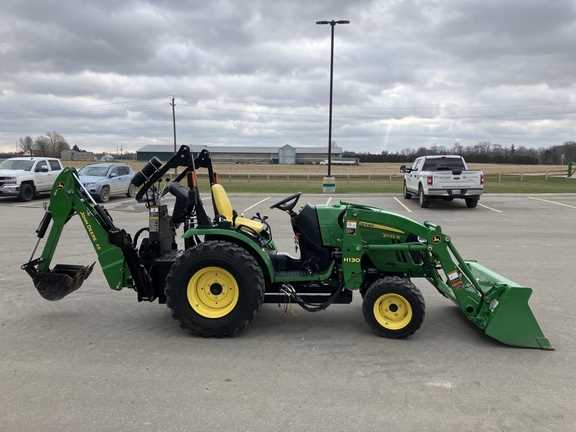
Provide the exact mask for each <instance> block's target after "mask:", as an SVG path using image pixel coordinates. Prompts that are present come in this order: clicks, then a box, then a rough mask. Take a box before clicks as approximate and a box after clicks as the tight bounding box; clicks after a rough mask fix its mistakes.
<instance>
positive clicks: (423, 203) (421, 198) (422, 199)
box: [418, 185, 430, 208]
mask: <svg viewBox="0 0 576 432" xmlns="http://www.w3.org/2000/svg"><path fill="white" fill-rule="evenodd" d="M418 203H419V204H420V207H422V208H428V207H430V199H429V198H428V197H427V196H426V195H424V188H423V187H422V185H420V187H419V188H418Z"/></svg>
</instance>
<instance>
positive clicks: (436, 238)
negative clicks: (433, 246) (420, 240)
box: [432, 235, 440, 243]
mask: <svg viewBox="0 0 576 432" xmlns="http://www.w3.org/2000/svg"><path fill="white" fill-rule="evenodd" d="M432 243H440V236H439V235H435V236H432Z"/></svg>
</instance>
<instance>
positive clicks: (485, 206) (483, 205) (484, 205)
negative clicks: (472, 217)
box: [478, 203, 504, 214]
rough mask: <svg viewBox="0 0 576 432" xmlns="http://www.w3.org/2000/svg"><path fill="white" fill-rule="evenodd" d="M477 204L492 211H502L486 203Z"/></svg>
mask: <svg viewBox="0 0 576 432" xmlns="http://www.w3.org/2000/svg"><path fill="white" fill-rule="evenodd" d="M478 205H479V206H480V207H484V208H485V209H487V210H490V211H493V212H494V213H500V214H502V213H504V212H503V211H502V210H498V209H495V208H492V207H489V206H487V205H486V204H482V203H478Z"/></svg>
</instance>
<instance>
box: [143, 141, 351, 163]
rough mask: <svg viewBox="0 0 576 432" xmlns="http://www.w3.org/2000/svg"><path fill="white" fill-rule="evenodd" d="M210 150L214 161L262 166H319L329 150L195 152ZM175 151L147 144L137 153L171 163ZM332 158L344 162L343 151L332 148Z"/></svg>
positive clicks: (288, 148)
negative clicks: (259, 164) (169, 160)
mask: <svg viewBox="0 0 576 432" xmlns="http://www.w3.org/2000/svg"><path fill="white" fill-rule="evenodd" d="M202 149H207V150H208V151H209V152H210V154H211V155H212V160H213V161H214V162H220V163H261V164H317V163H320V162H322V161H324V160H326V159H327V158H328V148H327V147H294V146H291V145H289V144H286V145H283V146H282V147H260V146H246V147H240V146H195V147H193V150H194V152H198V151H200V150H202ZM173 151H174V148H173V147H172V146H170V145H156V144H151V145H146V146H144V147H142V148H140V149H138V150H136V159H138V160H142V161H145V160H148V159H150V158H152V157H154V156H156V157H157V158H158V159H160V160H168V158H170V156H171V155H172V154H173ZM332 158H333V159H335V160H338V159H342V149H341V148H340V147H338V146H332Z"/></svg>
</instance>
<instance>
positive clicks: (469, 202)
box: [465, 197, 480, 208]
mask: <svg viewBox="0 0 576 432" xmlns="http://www.w3.org/2000/svg"><path fill="white" fill-rule="evenodd" d="M465 201H466V207H468V208H476V207H477V206H478V201H480V198H478V197H476V198H466V199H465Z"/></svg>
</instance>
